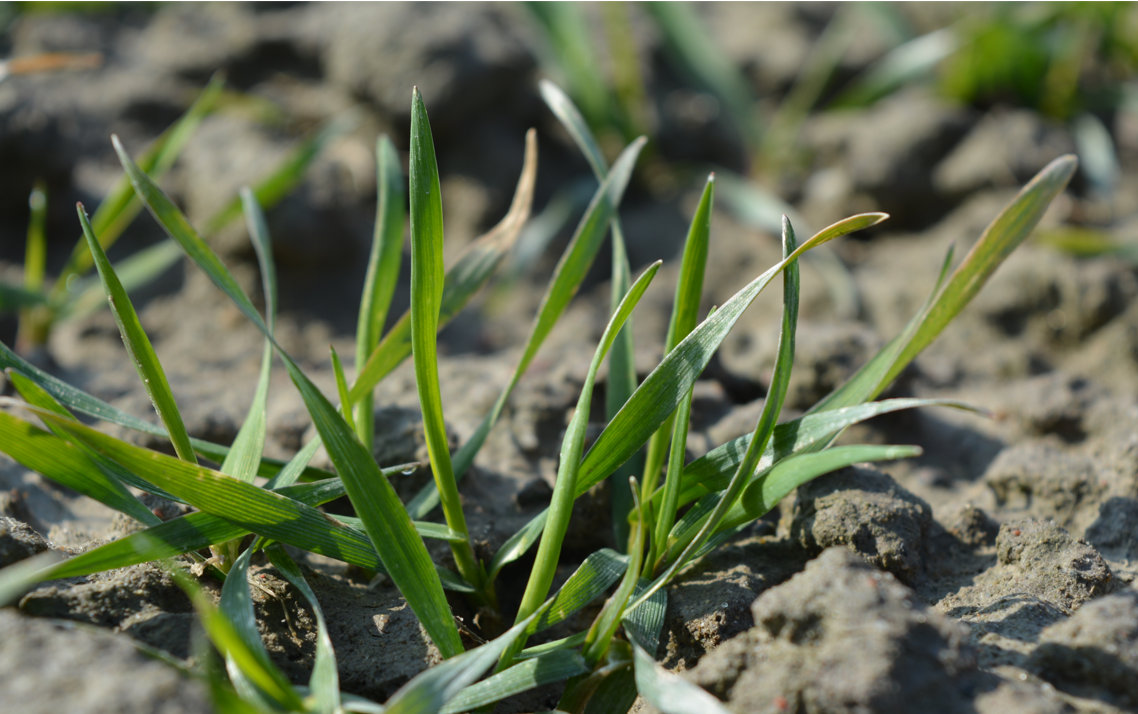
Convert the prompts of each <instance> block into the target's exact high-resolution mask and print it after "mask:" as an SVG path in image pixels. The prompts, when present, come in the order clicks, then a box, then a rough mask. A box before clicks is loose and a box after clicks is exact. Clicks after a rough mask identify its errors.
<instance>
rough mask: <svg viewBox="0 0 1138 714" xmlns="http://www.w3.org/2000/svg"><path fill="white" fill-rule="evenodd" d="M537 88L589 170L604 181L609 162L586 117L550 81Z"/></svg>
mask: <svg viewBox="0 0 1138 714" xmlns="http://www.w3.org/2000/svg"><path fill="white" fill-rule="evenodd" d="M537 88H538V91H539V92H540V93H541V98H542V100H543V101H544V102H545V105H546V106H547V107H549V109H550V111H552V112H553V115H554V116H556V117H557V120H558V121H560V122H561V126H563V127H565V129H566V131H568V132H569V136H570V138H572V139H573V143H574V144H576V145H577V148H578V149H580V150H581V153H582V154H583V155H584V157H585V160H586V161H587V162H589V168H591V169H592V170H593V175H595V176H596V177H597V180H598V181H601V180H604V177H605V175H606V174H607V173H608V162H606V161H605V157H604V154H603V153H602V152H601V147H600V145H599V144H598V143H597V140H596V138H595V137H594V136H593V132H592V131H590V130H589V125H588V124H587V123H586V122H585V117H583V116H582V115H581V111H580V110H579V109H578V108H577V105H576V104H574V103H573V100H572V99H570V98H569V95H568V94H566V93H565V92H563V91H562V90H561V88H560V87H558V86H557V85H556V84H554V83H553V82H550V81H549V80H548V79H543V80H541V81H539V82H538V84H537Z"/></svg>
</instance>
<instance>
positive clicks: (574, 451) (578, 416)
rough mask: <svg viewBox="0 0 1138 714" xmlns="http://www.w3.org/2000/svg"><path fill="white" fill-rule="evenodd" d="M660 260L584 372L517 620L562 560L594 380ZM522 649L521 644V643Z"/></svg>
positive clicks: (635, 288)
mask: <svg viewBox="0 0 1138 714" xmlns="http://www.w3.org/2000/svg"><path fill="white" fill-rule="evenodd" d="M659 268H660V262H659V261H657V262H656V263H653V264H652V265H651V266H650V267H649V268H648V269H647V270H645V271H644V273H643V274H641V276H640V277H639V278H638V279H637V280H636V282H635V283H633V285H632V287H631V288H629V290H628V294H627V295H626V296H625V297H624V299H623V300H622V301H621V303H620V306H619V307H618V308H617V311H616V313H614V314H613V316H612V318H611V319H610V320H609V323H608V326H607V327H605V331H604V334H603V335H602V336H601V341H600V344H598V345H597V349H596V352H595V353H594V354H593V360H592V362H591V363H590V364H589V370H588V372H587V373H586V375H585V382H584V384H583V385H582V386H581V395H580V397H579V398H578V399H577V408H576V409H575V410H574V412H573V417H572V419H570V421H569V426H568V427H567V428H566V429H565V438H564V440H563V441H562V444H561V460H560V466H559V467H558V469H557V480H556V481H555V483H554V486H553V495H552V496H551V497H550V506H549V510H548V513H549V518H548V520H547V522H546V528H545V530H544V532H543V533H542V536H541V542H540V543H539V544H538V548H537V557H536V558H535V560H534V566H533V569H532V570H531V571H530V577H529V581H528V582H527V583H526V589H525V593H524V594H523V595H522V600H521V604H520V605H519V606H518V620H521V619H522V618H525V617H528V616H529V615H530V613H532V612H535V611H536V610H537V608H538V606H539V605H540V604H541V602H542V601H544V600H545V597H546V595H547V594H548V593H549V588H550V586H551V585H552V584H553V578H554V575H556V572H557V565H558V562H559V560H560V554H561V545H562V542H563V540H564V539H565V533H566V532H567V531H568V529H569V519H570V517H571V516H572V511H573V502H574V501H575V500H576V498H577V494H578V489H577V487H576V481H577V469H578V467H579V466H580V463H581V454H582V453H583V452H584V450H585V430H586V427H587V426H588V421H589V410H590V406H591V403H592V395H593V384H594V382H595V381H596V378H597V370H599V369H600V367H601V363H602V362H603V361H604V358H605V356H606V355H607V354H608V351H609V348H611V347H612V343H613V341H614V340H615V339H616V336H617V333H619V332H620V328H621V327H622V326H623V325H624V322H625V320H627V319H628V316H629V315H630V314H631V313H632V310H633V309H634V308H635V307H636V305H637V303H638V302H639V301H640V298H641V297H643V296H644V291H645V290H647V289H648V286H649V285H650V284H651V282H652V278H654V277H655V276H656V271H657V270H659ZM519 649H520V647H519Z"/></svg>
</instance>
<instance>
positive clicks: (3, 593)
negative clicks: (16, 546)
mask: <svg viewBox="0 0 1138 714" xmlns="http://www.w3.org/2000/svg"><path fill="white" fill-rule="evenodd" d="M58 560H59V553H57V552H55V551H54V550H46V551H44V552H42V553H39V554H37V555H33V556H32V557H30V558H24V559H23V560H21V561H18V562H16V563H13V564H12V565H9V566H8V567H6V568H3V569H0V607H7V606H8V605H10V604H11V603H12V602H14V601H15V600H16V598H18V597H20V596H21V595H23V594H24V593H26V592H27V591H28V589H29V588H31V587H32V586H33V585H35V584H36V583H38V582H40V581H41V580H43V575H42V573H44V572H45V571H47V570H49V569H50V568H51V567H52V565H53V564H55V562H56V561H58Z"/></svg>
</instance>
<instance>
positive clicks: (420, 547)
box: [114, 140, 462, 656]
mask: <svg viewBox="0 0 1138 714" xmlns="http://www.w3.org/2000/svg"><path fill="white" fill-rule="evenodd" d="M114 143H115V148H116V151H118V153H119V158H120V159H121V160H122V163H123V167H124V168H125V169H126V171H127V173H128V174H129V175H130V177H131V181H132V183H134V185H135V187H136V190H137V191H138V193H139V196H140V197H141V198H142V199H143V201H144V203H146V205H147V208H149V209H150V211H151V213H152V214H153V215H154V217H155V218H156V219H157V220H158V223H159V224H160V225H161V226H162V227H163V228H164V229H165V230H166V232H167V234H169V235H170V237H172V238H174V240H176V241H178V243H179V244H180V245H181V246H182V247H183V249H184V250H185V251H186V253H187V255H189V256H190V258H192V259H193V260H194V262H195V263H197V264H198V267H200V268H201V269H202V270H204V271H205V272H206V275H207V276H209V278H210V280H212V281H213V283H214V284H215V285H217V286H218V287H219V288H220V289H221V290H222V292H224V293H225V294H226V295H228V296H229V298H230V299H231V300H232V301H233V303H234V304H235V305H236V306H237V308H238V309H239V310H240V311H241V312H242V313H244V314H245V316H246V317H247V318H249V320H250V321H251V322H253V324H254V325H256V326H257V327H258V328H259V329H260V330H261V332H262V333H263V334H264V335H265V337H266V338H268V339H270V340H271V339H272V333H271V332H270V331H269V329H268V327H267V326H266V325H265V323H264V321H263V320H262V319H261V317H260V315H259V314H258V313H257V310H256V309H255V308H254V307H253V304H252V302H251V301H250V300H249V298H248V296H247V295H245V293H244V291H243V290H242V289H241V287H240V286H239V285H238V284H237V281H236V280H234V278H233V276H232V275H231V274H230V273H229V271H228V270H227V269H226V268H225V266H224V265H223V264H222V262H221V261H220V260H219V259H218V257H217V256H216V255H215V254H214V253H213V251H212V250H210V248H209V246H207V245H206V244H205V242H204V241H202V240H201V238H200V237H199V236H198V235H197V233H196V232H195V231H194V229H193V227H192V226H190V224H189V221H187V220H186V218H185V216H184V215H182V213H181V211H179V210H178V208H177V207H176V206H175V205H174V204H173V202H171V201H170V199H169V198H167V197H166V195H165V194H164V193H162V191H161V190H160V189H159V188H158V187H157V186H155V185H154V183H153V182H152V181H150V179H149V178H148V177H147V176H146V175H145V174H144V173H142V172H141V171H140V170H139V169H138V167H137V166H135V165H134V162H133V161H131V160H130V157H129V156H128V155H127V154H126V152H125V151H124V150H123V149H122V145H121V144H120V143H119V142H118V141H117V140H116V141H115V142H114ZM274 346H275V347H276V349H277V352H278V354H279V355H280V357H281V359H282V360H283V361H284V363H285V367H286V368H287V369H288V372H289V376H290V378H291V379H292V381H293V384H294V385H295V386H296V387H297V389H298V390H299V392H300V394H301V397H302V399H303V400H304V403H305V406H306V408H307V409H308V411H309V414H310V415H311V416H312V420H313V423H314V424H315V425H316V429H317V431H318V433H319V434H320V438H321V440H322V441H323V442H324V446H325V448H326V449H327V451H328V455H329V457H330V458H331V460H332V463H333V464H334V465H335V466H336V470H337V472H338V473H339V475H340V478H341V479H342V480H343V481H344V486H345V488H346V489H347V492H348V498H349V499H350V500H351V501H352V504H353V505H354V506H355V508H356V512H357V513H358V514H359V515H360V517H361V518H362V519H363V520H364V523H365V526H366V527H367V532H368V533H367V534H368V536H369V537H370V538H371V541H372V543H373V544H374V547H375V550H376V551H377V552H378V553H379V556H380V558H381V559H382V561H383V564H384V567H385V568H386V569H387V572H388V574H389V575H390V576H391V579H392V581H393V582H394V583H395V585H396V587H398V588H399V590H400V592H401V593H403V596H404V597H405V598H406V599H407V602H408V604H409V605H410V606H411V609H412V610H413V611H414V612H415V614H416V616H418V617H419V620H420V621H421V622H422V623H423V625H424V627H425V628H426V629H427V632H428V634H430V636H431V637H432V639H434V640H435V644H436V645H438V647H439V650H440V651H441V652H443V654H444V655H447V656H449V655H452V654H455V653H457V652H460V651H462V644H461V641H460V639H459V636H458V629H457V628H456V626H455V624H454V619H453V618H452V617H451V615H450V609H449V607H448V606H447V603H446V596H445V594H444V593H443V589H442V584H441V583H440V582H439V576H438V573H437V572H436V571H435V568H434V565H433V563H432V562H431V559H430V555H429V554H428V553H427V549H426V546H425V545H424V544H423V540H422V538H420V537H419V536H418V534H416V533H415V528H414V525H413V524H412V523H411V519H410V517H409V516H408V515H407V511H406V510H405V509H404V508H403V504H402V503H401V502H400V501H399V497H398V496H397V495H396V493H395V490H394V489H393V488H392V487H391V484H390V483H388V481H387V479H386V478H385V477H384V476H383V474H382V472H381V471H380V470H379V467H378V466H376V464H375V461H374V460H373V459H372V458H371V454H370V453H368V451H367V449H365V448H364V447H363V445H362V444H360V442H359V440H357V439H356V438H355V434H354V433H353V432H352V431H351V430H350V429H349V428H348V425H347V424H346V423H345V422H344V420H343V418H341V417H340V415H339V413H338V412H337V411H336V409H335V407H333V406H332V404H331V403H330V402H329V401H328V400H327V399H326V398H325V397H324V395H323V394H321V393H320V390H319V389H317V388H316V385H314V384H313V383H312V382H311V381H310V380H309V379H308V377H307V376H305V375H304V373H303V372H302V371H301V369H300V368H299V367H298V366H297V365H296V363H295V362H294V361H293V360H292V358H291V357H289V356H288V354H287V353H286V352H285V351H284V350H283V349H281V348H280V346H279V345H276V344H275V343H274ZM257 490H258V491H259V490H260V489H257ZM203 510H206V509H203ZM326 520H327V521H328V522H330V523H332V522H334V521H332V519H326ZM340 527H343V526H340ZM250 530H254V532H257V531H256V530H255V529H253V528H250ZM332 532H338V531H329V533H332ZM352 532H353V533H354V531H352ZM264 535H268V536H269V537H273V538H275V539H276V540H281V541H284V542H289V541H288V539H287V538H281V537H278V536H274V535H272V534H269V533H265V534H264ZM293 544H294V545H296V544H295V543H293ZM330 545H331V544H327V543H321V544H320V547H329V546H330ZM300 547H304V546H300ZM336 549H337V548H336V547H333V550H336ZM308 550H313V551H314V552H319V551H315V550H314V549H313V548H308ZM331 557H339V556H336V555H332V556H331ZM340 559H343V558H340Z"/></svg>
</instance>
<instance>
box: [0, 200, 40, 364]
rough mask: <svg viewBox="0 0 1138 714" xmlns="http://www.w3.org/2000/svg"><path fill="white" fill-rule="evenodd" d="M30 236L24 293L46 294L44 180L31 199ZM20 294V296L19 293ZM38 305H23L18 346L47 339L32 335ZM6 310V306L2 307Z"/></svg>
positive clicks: (26, 255) (25, 256)
mask: <svg viewBox="0 0 1138 714" xmlns="http://www.w3.org/2000/svg"><path fill="white" fill-rule="evenodd" d="M28 209H29V214H30V215H29V220H28V233H27V239H26V240H25V242H24V246H25V247H24V284H23V286H22V289H21V291H20V292H21V293H25V294H29V295H37V296H42V297H43V299H44V300H46V296H44V295H43V281H44V273H45V271H46V270H47V234H46V232H45V230H44V227H45V225H46V223H47V188H46V187H45V185H44V183H43V181H42V180H40V181H37V182H36V184H35V186H34V187H33V188H32V192H31V194H30V195H29V196H28ZM17 294H20V293H17ZM36 304H37V303H34V302H33V303H30V304H28V305H25V306H23V309H22V310H21V311H20V317H19V320H20V322H19V328H18V330H19V331H18V333H17V337H16V344H18V345H24V344H38V343H42V342H43V341H44V340H43V339H41V338H42V337H45V336H42V335H35V334H28V333H29V332H34V331H35V326H34V322H33V321H34V318H35V315H34V314H33V313H32V311H31V308H33V307H34V306H35V305H36ZM0 307H2V306H0Z"/></svg>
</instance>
